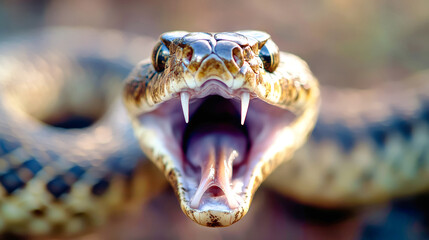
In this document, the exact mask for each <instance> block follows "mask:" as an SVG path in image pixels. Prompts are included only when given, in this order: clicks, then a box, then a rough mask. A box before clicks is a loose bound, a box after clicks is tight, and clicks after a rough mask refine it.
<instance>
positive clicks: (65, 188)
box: [46, 175, 71, 198]
mask: <svg viewBox="0 0 429 240" xmlns="http://www.w3.org/2000/svg"><path fill="white" fill-rule="evenodd" d="M46 188H47V189H48V191H49V192H50V193H51V194H52V196H54V197H55V198H59V197H61V196H62V195H63V194H67V193H69V192H70V189H71V187H70V185H69V184H67V182H66V181H65V180H64V177H63V176H61V175H58V176H56V177H54V178H53V179H52V180H51V181H49V182H48V183H47V184H46Z"/></svg>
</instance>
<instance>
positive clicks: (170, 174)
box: [124, 31, 319, 227]
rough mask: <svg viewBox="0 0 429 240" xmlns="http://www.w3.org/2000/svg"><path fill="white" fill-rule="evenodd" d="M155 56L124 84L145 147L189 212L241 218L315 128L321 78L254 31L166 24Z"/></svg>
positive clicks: (200, 218) (209, 220)
mask: <svg viewBox="0 0 429 240" xmlns="http://www.w3.org/2000/svg"><path fill="white" fill-rule="evenodd" d="M151 60H152V61H147V60H145V61H142V62H141V63H140V64H139V65H138V66H137V67H136V68H135V69H134V71H133V72H132V73H131V74H130V76H129V78H128V79H127V83H126V85H125V89H124V97H125V98H124V100H125V104H126V106H127V109H128V111H129V113H130V116H131V118H132V120H133V125H134V130H135V134H136V135H137V138H138V139H139V141H140V145H141V147H142V149H143V151H144V152H145V153H146V155H147V156H148V157H149V159H151V161H152V162H154V163H155V164H156V165H157V166H158V168H159V169H161V171H163V172H164V174H165V176H166V177H167V179H168V180H169V182H170V183H171V185H172V187H173V189H174V190H175V192H176V195H177V197H178V199H179V202H180V206H181V208H182V210H183V212H184V213H185V214H186V215H187V216H188V217H189V218H191V219H192V220H194V221H195V222H197V223H199V224H201V225H205V226H211V227H216V226H228V225H231V224H233V223H235V222H237V221H238V220H240V219H241V218H242V217H243V216H244V215H245V214H246V213H247V211H248V209H249V206H250V203H251V201H252V198H253V194H254V192H255V191H256V189H257V188H258V187H259V185H260V184H261V183H262V181H263V180H264V179H265V178H266V177H267V176H268V175H269V174H270V173H271V172H272V171H273V170H274V169H275V168H276V167H277V166H278V164H280V163H281V162H283V161H284V160H285V159H290V158H291V157H292V154H293V152H294V151H295V150H296V149H297V148H298V147H300V146H301V145H302V143H303V142H304V141H305V139H306V137H307V136H308V133H309V132H310V130H311V129H312V128H313V126H314V123H315V120H316V116H317V112H318V111H317V108H318V104H317V103H318V98H319V97H318V96H319V94H318V88H317V81H316V80H315V79H314V77H313V76H312V74H311V72H309V70H308V66H307V65H306V64H305V62H303V61H302V60H301V59H299V58H298V57H296V56H294V55H292V54H287V53H281V52H279V49H278V47H277V45H275V43H274V42H273V41H272V40H271V39H270V36H269V35H268V34H266V33H264V32H260V31H239V32H232V33H203V32H196V33H188V32H183V31H176V32H169V33H165V34H163V35H161V37H160V42H159V43H158V44H157V45H156V46H155V47H154V51H153V54H152V59H151ZM276 69H280V70H278V71H277V70H276ZM313 87H314V90H313Z"/></svg>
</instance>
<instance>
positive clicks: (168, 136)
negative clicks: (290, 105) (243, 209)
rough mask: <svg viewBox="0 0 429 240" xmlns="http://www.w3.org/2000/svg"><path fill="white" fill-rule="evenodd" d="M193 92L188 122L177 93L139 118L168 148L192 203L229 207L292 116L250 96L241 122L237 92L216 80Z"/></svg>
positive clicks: (237, 202)
mask: <svg viewBox="0 0 429 240" xmlns="http://www.w3.org/2000/svg"><path fill="white" fill-rule="evenodd" d="M192 91H194V92H192ZM192 91H191V92H190V96H191V97H190V101H189V122H188V123H185V119H184V117H183V112H182V106H181V101H180V97H179V96H177V97H176V98H173V99H171V100H169V101H167V102H164V103H162V104H161V105H160V106H158V107H157V109H155V110H154V111H152V112H148V113H145V114H142V115H141V116H140V122H141V124H142V125H143V124H144V125H145V126H146V127H149V128H151V129H153V131H155V132H156V135H157V136H158V138H159V139H158V140H159V142H162V144H165V148H166V149H167V150H168V151H169V152H170V156H171V158H172V159H173V161H174V162H175V163H174V166H175V168H176V169H179V170H180V171H181V175H182V177H181V178H180V179H179V181H181V183H182V184H183V187H184V189H185V190H184V191H185V192H186V194H185V195H186V196H185V197H186V198H187V201H188V202H189V206H190V207H191V208H193V209H197V210H200V211H205V210H219V211H230V210H233V209H235V208H237V207H240V205H241V204H242V203H243V202H244V197H245V195H246V191H248V189H247V186H248V185H249V181H250V178H251V175H252V173H253V170H254V168H255V165H256V164H257V163H258V161H260V159H261V156H262V155H263V154H265V152H266V151H267V149H269V148H270V146H272V145H273V142H274V141H279V139H278V134H277V133H278V131H279V130H281V129H283V128H284V127H285V126H288V125H289V124H290V123H291V122H292V121H293V120H294V119H295V115H294V114H292V113H291V112H290V111H287V110H285V109H281V108H278V107H275V106H272V105H270V104H267V103H265V102H263V101H262V100H260V99H258V98H255V96H253V97H252V98H253V99H251V101H250V104H249V108H248V112H247V117H246V120H245V123H244V124H243V125H242V124H241V114H242V112H241V104H240V99H239V96H240V93H234V92H233V91H231V90H230V89H228V88H227V87H226V86H225V85H223V84H221V83H220V82H218V81H217V80H213V82H212V83H210V82H209V84H206V85H205V86H204V87H202V88H201V89H200V90H199V91H198V92H197V91H195V90H192Z"/></svg>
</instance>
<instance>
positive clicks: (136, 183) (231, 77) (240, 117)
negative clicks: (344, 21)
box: [0, 28, 429, 236]
mask: <svg viewBox="0 0 429 240" xmlns="http://www.w3.org/2000/svg"><path fill="white" fill-rule="evenodd" d="M150 51H152V54H151V55H150ZM0 52H1V54H0V66H1V67H0V84H1V86H0V97H1V101H0V115H1V119H0V139H1V140H0V151H1V153H0V160H1V161H0V232H1V233H13V234H18V235H28V236H60V235H68V236H70V235H72V236H73V235H76V234H81V233H85V232H88V231H90V230H92V229H94V228H96V227H99V226H101V225H102V224H104V223H105V222H106V221H107V220H108V219H109V218H111V217H112V216H113V215H115V214H117V213H120V212H122V211H125V210H126V209H127V208H129V207H130V206H131V205H133V204H136V205H139V204H142V202H144V201H145V200H144V199H147V198H148V197H150V196H154V195H156V194H158V193H159V192H160V191H162V190H163V189H164V188H163V186H164V184H163V181H164V177H162V176H161V177H160V174H158V173H159V172H161V173H162V175H164V176H165V179H167V181H168V182H169V183H170V185H171V186H172V188H173V190H174V192H175V193H176V196H177V198H178V200H179V203H180V207H181V209H182V210H183V212H184V213H185V214H186V215H187V216H188V217H189V218H190V219H191V220H193V221H195V222H196V223H198V224H200V225H203V226H209V227H226V226H229V225H231V224H234V223H235V222H237V221H239V220H240V219H241V218H242V217H243V216H244V215H245V214H246V213H247V211H248V210H249V208H250V206H251V201H252V199H253V196H254V194H255V192H256V190H257V189H258V187H259V186H260V185H261V184H262V183H263V186H265V187H269V188H272V189H274V190H276V191H278V192H279V193H281V194H284V195H285V196H289V197H292V198H294V199H296V200H297V201H300V202H303V203H308V204H312V205H315V206H321V207H328V208H329V207H333V208H335V207H344V206H346V207H349V206H355V205H359V204H367V203H373V202H377V201H386V200H388V199H391V198H394V197H399V196H405V195H411V194H415V193H417V192H422V191H425V190H427V188H428V185H429V179H428V178H429V177H428V176H429V175H428V170H429V164H428V161H429V148H428V146H429V134H428V133H429V124H428V123H429V91H428V90H429V84H428V83H427V76H428V74H427V73H421V74H419V75H416V76H414V77H412V78H411V79H409V80H407V81H401V82H394V83H386V84H384V85H383V84H380V85H379V86H375V87H373V88H371V89H337V88H334V87H319V83H318V81H317V79H316V78H315V77H314V75H313V74H312V73H311V71H310V69H309V67H308V65H307V63H306V62H305V61H304V60H302V59H301V58H299V57H297V56H295V55H293V54H290V53H286V52H282V51H280V50H279V48H278V47H277V45H276V44H275V43H274V41H273V40H272V39H271V37H270V35H269V34H267V33H265V32H261V31H253V30H252V31H250V30H246V31H237V32H220V33H206V32H185V31H174V32H167V33H164V34H162V35H161V37H160V38H159V40H158V41H153V40H152V39H149V38H145V37H142V36H137V35H133V34H125V33H121V32H118V31H114V30H94V29H82V28H81V29H73V28H53V29H45V30H37V31H34V32H31V33H25V34H21V35H18V36H16V37H11V38H9V39H7V40H5V41H3V42H1V43H0ZM145 56H151V57H149V58H146V59H145V60H143V61H141V59H144V58H145ZM321 99H322V100H321ZM319 111H320V116H319ZM313 128H314V131H313V133H311V132H312V130H313ZM307 140H308V141H307ZM149 160H150V161H149ZM151 162H152V163H154V164H152V163H151ZM154 166H156V167H154ZM156 168H157V169H156Z"/></svg>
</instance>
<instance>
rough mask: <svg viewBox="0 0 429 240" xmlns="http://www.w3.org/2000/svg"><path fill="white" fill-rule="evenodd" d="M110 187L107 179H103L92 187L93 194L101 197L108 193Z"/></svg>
mask: <svg viewBox="0 0 429 240" xmlns="http://www.w3.org/2000/svg"><path fill="white" fill-rule="evenodd" d="M109 186H110V182H109V181H108V180H107V179H105V178H102V179H100V180H99V181H98V182H97V183H96V184H94V186H92V188H91V192H92V194H94V195H96V196H101V195H103V194H104V193H105V192H106V191H107V189H108V188H109Z"/></svg>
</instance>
